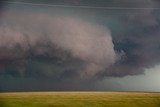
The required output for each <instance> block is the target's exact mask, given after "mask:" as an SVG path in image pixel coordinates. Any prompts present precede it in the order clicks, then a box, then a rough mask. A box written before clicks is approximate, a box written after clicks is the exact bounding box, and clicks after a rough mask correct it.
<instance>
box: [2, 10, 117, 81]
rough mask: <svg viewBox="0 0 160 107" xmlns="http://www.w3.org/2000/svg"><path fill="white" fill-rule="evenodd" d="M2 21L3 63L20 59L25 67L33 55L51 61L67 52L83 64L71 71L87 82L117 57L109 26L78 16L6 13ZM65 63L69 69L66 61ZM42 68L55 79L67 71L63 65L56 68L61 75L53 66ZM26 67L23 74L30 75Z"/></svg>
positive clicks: (47, 65)
mask: <svg viewBox="0 0 160 107" xmlns="http://www.w3.org/2000/svg"><path fill="white" fill-rule="evenodd" d="M1 22H2V24H1V26H0V28H1V29H0V51H1V53H0V60H13V62H16V61H14V60H17V59H18V60H22V62H24V60H25V63H24V64H25V65H26V63H28V59H30V57H33V56H35V57H36V56H45V57H47V58H48V59H52V57H54V56H55V54H56V56H58V57H59V58H60V59H63V54H62V55H61V54H60V53H63V52H64V53H65V52H66V53H68V54H70V56H71V57H73V58H76V59H77V60H80V61H81V63H80V64H78V65H77V66H79V67H78V68H75V67H77V66H75V65H74V62H73V65H72V66H73V67H72V68H74V70H75V69H76V70H75V71H74V72H76V73H77V76H78V75H79V76H78V77H80V78H86V79H87V78H92V77H95V76H96V75H97V74H99V72H102V71H104V70H105V69H106V68H108V67H109V66H111V65H112V64H114V63H115V62H116V60H117V58H118V55H117V54H116V52H115V50H114V45H113V43H112V37H111V33H110V31H109V30H108V29H107V28H106V27H103V26H101V25H98V24H94V23H91V22H87V21H85V20H82V19H79V18H77V17H69V16H63V17H62V16H61V17H53V16H49V15H47V14H32V13H28V14H27V13H26V14H19V13H14V14H13V13H6V14H5V15H4V16H3V17H2V19H1ZM53 49H55V50H61V52H60V53H56V52H55V51H53ZM53 60H54V59H53ZM20 62H21V61H20ZM57 62H58V61H57ZM2 63H3V62H2ZM18 63H19V62H18ZM64 64H66V66H67V62H65V63H64ZM11 65H12V64H11ZM6 66H7V65H6ZM17 66H19V64H18V65H17ZM33 66H34V65H33ZM42 66H44V67H43V68H41V67H39V69H41V70H40V71H42V73H43V74H45V75H52V74H53V75H54V76H55V75H61V73H64V72H66V69H65V67H64V66H61V67H62V68H57V69H58V72H59V73H55V74H54V72H56V71H54V70H56V66H55V68H54V67H51V66H53V64H51V65H49V64H45V65H43V64H42ZM68 66H70V65H69V64H68ZM68 66H67V67H66V68H68ZM13 67H14V66H13ZM24 67H27V66H22V68H21V69H23V72H24V73H23V74H25V72H28V71H27V70H26V68H24ZM63 67H64V69H63ZM15 68H16V67H15ZM12 69H13V68H12ZM59 69H60V70H59ZM16 70H17V71H18V70H19V69H16ZM17 71H16V72H17ZM20 71H21V70H20ZM33 72H34V71H33ZM53 78H54V77H53Z"/></svg>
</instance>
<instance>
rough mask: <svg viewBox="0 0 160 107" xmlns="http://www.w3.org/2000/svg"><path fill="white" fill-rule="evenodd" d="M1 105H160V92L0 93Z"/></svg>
mask: <svg viewBox="0 0 160 107" xmlns="http://www.w3.org/2000/svg"><path fill="white" fill-rule="evenodd" d="M0 107H160V93H137V92H19V93H0Z"/></svg>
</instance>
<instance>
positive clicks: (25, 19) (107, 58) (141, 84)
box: [0, 0, 160, 92]
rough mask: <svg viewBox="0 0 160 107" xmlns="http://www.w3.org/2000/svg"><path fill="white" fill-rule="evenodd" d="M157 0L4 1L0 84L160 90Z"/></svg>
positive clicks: (1, 7)
mask: <svg viewBox="0 0 160 107" xmlns="http://www.w3.org/2000/svg"><path fill="white" fill-rule="evenodd" d="M159 7H160V2H159V1H158V0H141V1H139V0H134V1H128V0H121V1H119V0H94V1H93V0H92V1H91V0H68V1H66V0H59V1H57V0H52V1H51V0H40V1H39V2H37V1H36V0H8V1H4V2H0V23H1V24H0V91H52V90H59V91H60V90H103V91H104V90H106V91H154V92H155V91H160V84H159V83H160V79H159V76H160V65H159V63H160V56H159V54H160V30H159V29H160V8H159Z"/></svg>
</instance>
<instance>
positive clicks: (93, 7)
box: [0, 1, 160, 10]
mask: <svg viewBox="0 0 160 107" xmlns="http://www.w3.org/2000/svg"><path fill="white" fill-rule="evenodd" d="M0 2H1V3H8V4H19V5H32V6H47V7H64V8H86V9H110V10H160V8H158V7H156V8H152V7H151V8H148V7H146V8H137V7H136V8H134V7H103V6H102V7H100V6H82V5H79V6H73V5H54V4H44V3H29V2H28V3H27V2H9V1H0Z"/></svg>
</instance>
